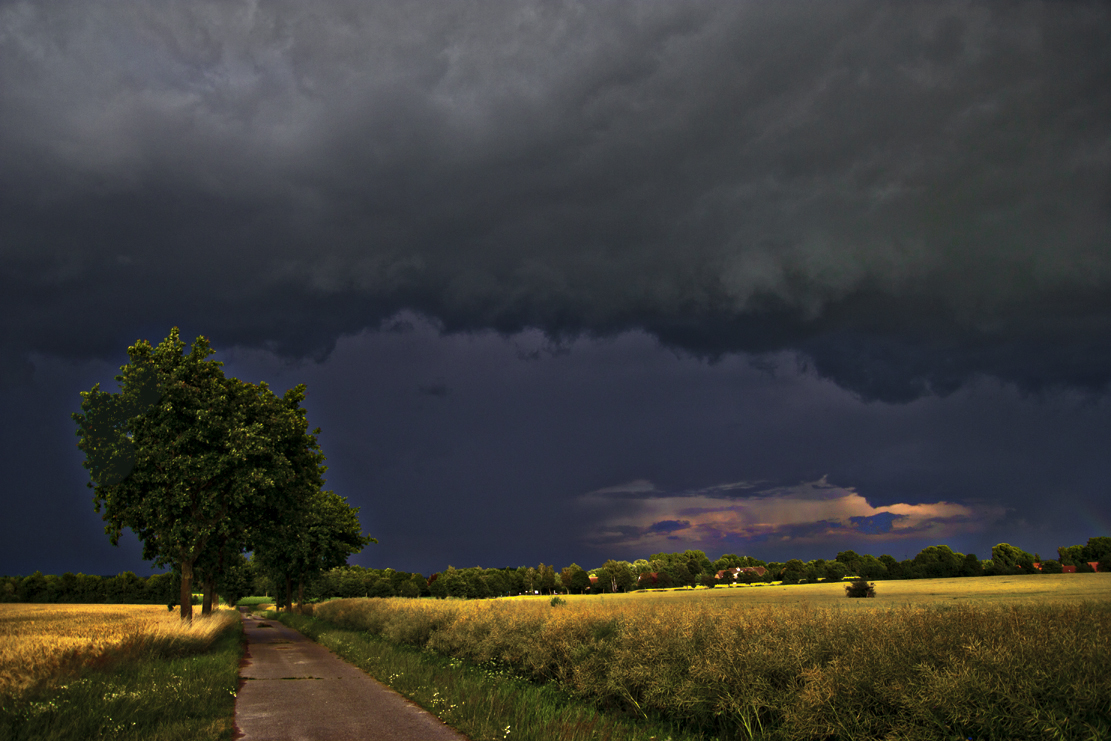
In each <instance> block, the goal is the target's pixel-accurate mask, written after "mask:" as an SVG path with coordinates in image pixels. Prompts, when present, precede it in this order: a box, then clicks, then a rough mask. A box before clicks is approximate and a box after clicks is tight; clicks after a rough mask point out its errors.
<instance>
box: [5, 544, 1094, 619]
mask: <svg viewBox="0 0 1111 741" xmlns="http://www.w3.org/2000/svg"><path fill="white" fill-rule="evenodd" d="M1058 554H1059V556H1060V557H1061V558H1062V560H1064V559H1065V558H1067V556H1066V555H1065V554H1071V556H1072V558H1075V559H1077V561H1074V562H1073V563H1071V564H1066V565H1074V566H1076V567H1077V570H1078V571H1083V570H1091V568H1092V567H1091V566H1090V565H1089V564H1090V563H1092V562H1095V563H1097V564H1098V568H1099V570H1101V571H1111V538H1092V539H1090V540H1089V541H1088V543H1087V545H1077V546H1068V547H1062V548H1059V549H1058ZM1034 563H1038V564H1039V565H1040V567H1041V568H1040V569H1037V568H1034ZM757 566H762V567H764V573H763V574H759V573H758V572H757V571H749V572H741V573H740V574H739V575H738V576H737V578H736V581H739V582H747V583H753V582H770V581H781V582H783V583H786V584H793V583H801V582H817V581H841V580H842V579H844V578H845V577H847V576H862V577H864V578H865V579H873V580H882V579H913V578H947V577H956V576H981V575H994V574H1036V573H1060V571H1061V563H1060V561H1057V560H1052V561H1041V560H1040V558H1039V556H1038V554H1033V555H1031V554H1029V553H1027V552H1026V551H1023V550H1022V549H1020V548H1017V547H1015V546H1012V545H1009V544H1007V543H1000V544H998V545H996V546H995V547H994V548H993V549H992V558H991V559H990V560H986V561H981V560H979V559H978V558H976V556H975V554H967V555H966V554H961V553H957V552H955V551H953V550H952V549H950V548H949V547H948V546H929V547H927V548H924V549H923V550H922V551H921V552H919V553H918V555H917V556H915V557H914V558H913V559H908V560H905V561H896V560H895V559H894V558H893V557H891V556H887V555H884V556H880V557H879V558H876V557H875V556H872V555H868V554H864V555H860V554H858V553H856V552H855V551H842V552H841V553H838V554H837V558H836V559H833V560H829V561H826V560H823V559H815V560H813V561H807V562H803V561H801V560H798V559H792V560H790V561H787V562H786V563H778V562H774V561H773V562H770V563H769V562H765V561H761V560H760V559H756V558H753V557H751V556H737V555H734V554H725V555H723V556H722V557H721V558H719V559H717V560H715V561H710V560H709V558H707V557H706V556H705V554H704V553H703V552H702V551H693V550H692V551H684V552H683V553H657V554H654V555H652V557H651V558H649V559H639V560H637V561H633V562H628V561H617V560H610V561H606V563H605V564H604V565H602V566H600V567H598V568H596V569H592V570H590V571H589V572H588V571H587V570H585V569H583V568H582V567H580V566H579V565H578V564H571V565H570V566H567V567H565V568H563V569H561V570H560V571H558V572H557V571H556V569H555V567H553V566H549V565H546V564H543V563H542V564H540V565H539V566H536V567H531V566H520V567H516V568H512V567H511V568H491V569H484V568H480V567H473V568H464V569H456V568H454V567H450V566H449V567H448V568H447V569H446V570H444V571H442V572H439V573H436V574H433V575H432V576H431V578H426V577H425V576H423V575H422V574H418V573H409V572H406V571H396V570H394V569H371V568H363V567H361V566H346V565H344V566H339V567H336V568H331V569H328V570H326V571H325V570H321V571H320V572H319V573H317V574H314V575H307V576H306V577H305V579H304V580H303V582H302V585H303V592H302V597H303V598H304V599H307V600H310V601H319V600H324V599H331V598H335V597H429V596H432V597H440V598H444V597H458V598H465V599H481V598H486V597H498V596H505V595H515V594H534V593H537V592H539V593H542V594H557V593H560V594H585V593H591V592H593V593H605V592H620V591H630V590H634V589H653V588H667V587H675V586H693V585H695V584H703V585H705V586H718V585H722V584H729V583H732V582H733V581H734V579H733V575H732V572H731V571H729V570H730V569H734V568H738V567H739V568H745V567H757ZM718 572H724V573H723V574H722V577H721V578H720V579H719V578H717V576H716V575H717V573H718ZM646 575H654V577H653V578H651V579H648V578H644V577H645V576H646ZM591 576H594V577H595V578H594V579H593V580H592V579H591ZM220 585H221V589H220V594H221V595H223V596H224V598H225V600H227V601H228V602H231V603H234V602H235V601H237V600H238V598H239V597H241V596H246V595H248V594H257V595H263V594H266V595H273V596H274V597H275V599H276V601H277V602H278V603H279V604H282V605H289V604H290V603H291V601H292V600H291V595H290V593H289V590H288V589H287V587H286V582H285V577H284V576H283V575H282V574H280V573H278V572H275V571H274V570H272V569H269V568H268V567H267V566H266V565H265V564H264V563H263V562H261V561H260V560H259V559H256V558H252V559H246V558H244V557H243V556H241V555H237V556H236V557H235V558H233V559H231V561H230V562H229V563H228V564H226V565H225V570H224V572H223V575H222V578H221V581H220ZM178 588H179V576H178V575H177V574H175V573H172V572H171V573H167V574H159V575H154V576H150V577H146V578H142V577H137V576H135V575H134V574H132V573H130V572H125V573H123V574H120V575H118V576H115V577H99V576H86V575H84V574H62V575H61V576H43V575H42V574H39V573H37V572H36V573H35V574H32V575H30V576H27V577H0V602H74V603H97V602H116V603H144V602H145V603H166V602H167V601H172V600H174V599H175V597H174V595H175V594H176V593H177V590H178Z"/></svg>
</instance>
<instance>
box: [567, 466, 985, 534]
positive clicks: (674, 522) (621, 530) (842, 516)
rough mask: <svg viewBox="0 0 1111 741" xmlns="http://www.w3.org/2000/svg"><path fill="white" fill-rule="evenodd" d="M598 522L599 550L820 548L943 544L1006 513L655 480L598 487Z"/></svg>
mask: <svg viewBox="0 0 1111 741" xmlns="http://www.w3.org/2000/svg"><path fill="white" fill-rule="evenodd" d="M580 501H581V503H582V504H583V505H584V507H586V508H587V510H588V511H592V519H593V520H594V522H596V523H597V525H596V527H595V528H594V529H593V530H591V532H590V534H589V535H588V539H589V540H590V541H591V542H593V543H596V544H598V545H609V546H637V547H642V548H647V549H652V548H660V549H674V548H677V547H679V546H680V545H681V546H682V547H695V548H702V549H703V550H706V549H709V550H715V549H720V548H723V547H726V546H729V545H731V544H737V545H740V544H743V543H744V542H786V541H793V542H799V543H821V542H825V541H843V540H846V539H854V540H860V541H863V542H872V541H876V542H884V541H897V540H902V539H931V538H932V539H938V540H939V541H940V540H943V539H945V538H949V537H952V536H955V535H960V534H964V533H973V532H979V531H982V530H984V529H985V528H987V527H988V526H990V525H991V524H993V523H995V522H997V521H999V520H1000V519H1002V517H1003V516H1004V515H1005V514H1006V509H1005V508H1004V507H1001V506H997V505H990V504H968V503H965V504H961V503H956V502H945V501H940V502H919V503H896V504H887V505H880V506H874V505H872V504H871V503H870V502H869V501H868V500H867V499H866V498H865V497H864V496H862V495H861V494H859V493H857V491H856V490H855V489H854V488H852V487H843V486H836V485H834V484H831V483H829V482H828V481H827V480H826V478H825V477H823V478H821V479H819V480H818V481H810V482H804V483H801V484H797V485H793V486H766V485H765V486H761V485H760V484H759V483H753V482H736V483H730V484H719V485H716V486H712V487H707V488H705V489H698V490H694V491H685V492H677V493H676V492H666V491H662V490H660V489H658V488H656V487H655V486H654V485H653V484H652V483H651V482H650V481H646V480H637V481H631V482H629V483H627V484H621V485H616V486H609V487H605V488H603V489H597V490H595V491H592V492H589V493H587V494H585V495H583V496H582V497H581V500H580Z"/></svg>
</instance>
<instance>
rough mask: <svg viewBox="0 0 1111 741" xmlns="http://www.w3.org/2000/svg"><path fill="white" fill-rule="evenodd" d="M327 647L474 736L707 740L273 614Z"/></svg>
mask: <svg viewBox="0 0 1111 741" xmlns="http://www.w3.org/2000/svg"><path fill="white" fill-rule="evenodd" d="M275 617H276V618H277V619H279V620H281V622H283V623H285V624H286V625H289V626H290V627H293V628H296V629H297V630H299V631H301V632H302V633H304V634H305V635H308V636H309V637H311V638H312V639H313V640H315V641H318V642H319V643H321V644H322V645H324V646H327V647H328V648H329V649H331V650H332V651H335V652H336V653H337V654H339V655H340V656H342V657H343V658H344V659H346V660H347V661H349V662H350V663H352V664H355V665H356V666H358V667H360V668H361V669H363V670H364V671H366V672H368V673H369V674H371V675H372V676H374V677H377V678H378V679H379V680H381V681H383V682H385V683H386V684H388V685H389V686H390V687H392V688H393V689H394V690H396V691H398V692H399V693H401V694H403V695H404V696H405V697H407V698H409V699H410V700H412V701H414V702H416V703H417V704H419V705H421V706H422V707H424V708H425V709H427V710H428V711H430V712H432V713H433V714H435V715H436V716H437V717H439V718H440V719H442V720H443V721H444V722H446V723H448V724H449V725H451V726H452V727H453V728H456V729H457V730H459V731H461V732H463V733H464V734H466V736H467V738H469V739H472V740H473V741H494V740H495V739H513V740H514V741H647V740H649V739H660V741H663V739H670V740H671V741H704V736H703V735H701V734H698V733H694V734H688V733H683V732H682V731H680V730H677V729H676V728H675V726H674V724H672V723H667V722H659V721H643V720H641V719H638V718H630V717H627V716H626V715H625V714H623V713H616V714H615V713H604V712H599V710H598V709H596V708H594V707H593V706H591V704H589V703H583V702H581V701H579V700H577V699H576V698H575V697H573V696H571V695H569V694H568V693H566V692H564V691H562V690H561V689H560V688H558V687H556V686H555V685H552V684H545V685H537V684H533V683H531V682H529V681H527V680H524V679H521V678H518V677H516V676H514V675H513V673H512V672H510V671H507V670H505V669H504V668H500V667H497V666H490V665H486V666H475V665H473V664H471V663H470V662H464V661H462V660H460V659H453V658H450V657H447V656H442V655H440V654H436V653H434V652H431V651H428V650H421V649H418V648H415V647H413V646H405V645H399V644H396V643H393V642H390V641H388V640H386V639H384V638H381V637H377V636H368V635H367V634H366V633H365V632H360V631H355V630H350V629H346V628H336V627H334V626H332V625H330V624H328V623H327V622H325V621H322V620H319V619H314V618H309V617H302V616H300V615H296V614H290V613H281V614H280V615H276V616H275Z"/></svg>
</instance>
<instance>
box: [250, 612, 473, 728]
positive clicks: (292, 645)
mask: <svg viewBox="0 0 1111 741" xmlns="http://www.w3.org/2000/svg"><path fill="white" fill-rule="evenodd" d="M243 628H244V631H245V633H246V635H247V655H246V658H245V659H244V660H243V664H242V665H241V666H240V669H239V685H240V686H239V691H238V693H237V696H236V700H235V727H236V731H237V733H236V739H239V740H241V741H356V740H358V741H467V739H466V737H465V736H463V735H462V734H460V733H459V732H458V731H455V730H453V729H451V728H449V727H448V726H446V725H444V724H443V723H442V722H441V721H440V720H439V719H438V718H436V717H435V716H433V715H432V714H430V713H428V712H427V711H425V710H424V709H422V708H420V707H418V706H417V705H414V704H413V703H411V702H409V701H408V700H406V699H405V698H404V697H402V696H401V695H399V694H397V693H396V692H394V691H393V690H391V689H389V688H388V687H386V686H385V685H383V684H382V683H381V682H378V681H377V680H375V679H373V678H371V677H370V676H368V675H367V674H364V673H363V672H362V671H361V670H360V669H357V668H356V667H354V666H352V665H351V664H348V663H347V662H345V661H343V660H342V659H340V658H339V657H338V656H336V655H335V654H333V653H332V652H331V651H329V650H328V649H326V648H324V647H323V646H321V645H319V644H317V643H314V642H313V641H310V640H309V639H308V638H306V637H305V636H303V635H301V634H300V633H298V632H297V631H295V630H292V629H290V628H286V627H285V626H284V625H282V624H281V623H278V622H275V621H270V620H262V619H259V618H255V617H246V618H244V620H243Z"/></svg>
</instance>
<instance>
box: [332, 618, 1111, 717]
mask: <svg viewBox="0 0 1111 741" xmlns="http://www.w3.org/2000/svg"><path fill="white" fill-rule="evenodd" d="M315 614H316V615H317V616H318V617H320V618H322V619H324V620H326V621H328V622H329V623H332V624H334V625H337V626H343V627H347V628H350V629H353V630H357V631H361V632H365V633H368V634H370V635H373V636H380V637H382V638H384V639H387V640H390V641H394V642H397V643H401V644H406V645H411V646H415V647H422V648H424V647H426V648H429V649H432V650H434V651H437V652H439V653H442V654H444V655H447V656H451V657H456V658H459V659H465V660H469V661H472V662H475V663H479V664H485V665H497V666H501V667H505V668H506V669H507V670H508V671H510V672H512V673H514V674H516V675H519V676H522V677H525V678H527V679H530V680H533V681H551V682H554V683H556V684H557V685H558V686H559V687H560V688H561V689H562V690H563V691H565V692H568V693H570V694H571V695H572V696H574V697H577V698H579V699H580V700H582V701H586V702H588V703H590V704H592V705H594V706H598V707H603V708H612V709H617V710H624V711H627V712H630V713H634V714H640V715H644V716H649V715H658V716H661V717H664V718H668V719H671V720H673V721H675V722H677V723H680V724H681V725H682V726H683V727H685V728H688V729H691V730H692V731H698V732H704V733H707V734H713V735H718V736H721V737H723V738H742V739H747V738H767V739H833V738H835V739H874V738H900V739H938V738H960V739H967V738H974V739H1045V738H1070V739H1089V738H1091V739H1096V738H1106V737H1109V736H1111V672H1108V671H1107V669H1106V667H1108V666H1111V605H1109V604H1107V603H1081V604H1016V605H999V606H996V605H991V604H977V605H955V606H949V607H938V606H903V607H893V608H887V609H879V610H859V609H852V610H849V609H839V608H834V607H825V608H811V607H806V606H782V607H771V606H762V607H753V608H748V607H742V606H739V605H738V604H737V603H732V604H728V605H727V604H724V603H721V602H719V601H716V600H707V601H703V602H688V603H686V604H654V603H647V602H646V603H642V604H637V603H634V602H629V601H625V602H619V603H616V604H615V603H613V602H610V603H609V604H602V603H599V602H593V603H588V602H582V601H577V602H575V601H573V602H571V603H569V604H568V605H563V606H558V607H552V606H550V605H548V604H547V603H543V602H521V601H484V602H455V601H446V602H440V601H428V600H421V601H415V600H403V599H372V600H366V599H361V600H339V601H335V602H328V603H325V604H322V605H319V606H318V607H317V608H316V612H315Z"/></svg>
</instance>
